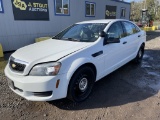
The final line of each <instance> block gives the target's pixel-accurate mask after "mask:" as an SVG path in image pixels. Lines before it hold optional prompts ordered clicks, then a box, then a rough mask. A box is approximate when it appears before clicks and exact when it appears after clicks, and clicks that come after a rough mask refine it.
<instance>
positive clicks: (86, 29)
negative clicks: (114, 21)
mask: <svg viewBox="0 0 160 120" xmlns="http://www.w3.org/2000/svg"><path fill="white" fill-rule="evenodd" d="M106 26H107V24H105V23H85V24H74V25H72V26H70V27H68V28H67V29H65V30H64V31H62V32H60V33H59V34H58V35H56V36H55V37H53V39H60V40H69V41H78V42H94V41H96V40H97V39H98V37H99V33H100V32H102V31H103V30H104V28H105V27H106Z"/></svg>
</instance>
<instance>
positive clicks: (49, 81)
mask: <svg viewBox="0 0 160 120" xmlns="http://www.w3.org/2000/svg"><path fill="white" fill-rule="evenodd" d="M5 75H6V76H7V79H8V81H9V86H10V88H11V89H12V90H13V91H14V92H15V93H17V94H18V95H20V96H22V97H24V98H25V99H27V100H31V101H51V100H56V99H61V98H65V97H66V95H67V86H68V84H67V82H66V81H67V80H65V79H66V74H62V75H57V76H20V75H17V74H14V73H13V72H12V71H11V70H10V68H9V66H8V65H7V66H6V68H5ZM58 80H59V85H58V87H57V81H58ZM40 94H41V95H40ZM43 94H44V95H43Z"/></svg>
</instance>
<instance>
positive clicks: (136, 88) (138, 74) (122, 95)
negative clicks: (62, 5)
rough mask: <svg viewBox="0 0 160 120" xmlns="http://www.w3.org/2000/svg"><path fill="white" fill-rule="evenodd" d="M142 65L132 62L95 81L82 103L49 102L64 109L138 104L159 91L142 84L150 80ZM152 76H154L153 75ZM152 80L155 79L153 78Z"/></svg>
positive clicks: (145, 59) (63, 100) (62, 100)
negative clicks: (89, 93)
mask: <svg viewBox="0 0 160 120" xmlns="http://www.w3.org/2000/svg"><path fill="white" fill-rule="evenodd" d="M147 60H148V58H144V61H147ZM142 66H143V62H142V63H141V64H139V65H135V64H134V63H133V62H130V63H128V64H126V65H124V66H123V67H121V68H119V69H118V70H116V71H115V72H113V73H111V74H110V75H108V76H106V77H104V78H103V79H101V80H100V81H98V82H96V83H95V85H94V88H93V91H92V93H91V95H90V97H89V98H88V99H86V100H85V101H83V102H81V103H75V102H72V101H70V100H68V99H61V100H55V101H50V102H48V103H49V104H51V105H54V106H56V107H58V108H60V109H63V110H84V109H95V108H107V107H113V106H121V105H124V104H129V103H132V102H137V104H138V101H142V100H145V99H147V98H149V97H151V96H153V95H155V94H157V92H158V91H156V90H154V89H151V88H150V87H148V86H147V85H145V84H142V83H143V82H142V81H145V80H146V79H148V80H150V78H148V77H149V76H147V74H148V73H147V71H146V69H145V68H144V67H142ZM150 77H151V78H152V76H150ZM141 82H142V83H141ZM151 82H153V81H152V80H151ZM159 89H160V88H159Z"/></svg>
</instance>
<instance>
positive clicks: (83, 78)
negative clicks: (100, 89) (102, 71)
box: [67, 66, 95, 102]
mask: <svg viewBox="0 0 160 120" xmlns="http://www.w3.org/2000/svg"><path fill="white" fill-rule="evenodd" d="M94 82H95V73H94V71H93V70H92V68H90V67H88V66H84V67H81V68H79V69H78V70H77V71H76V72H75V73H74V75H73V76H72V78H71V81H70V84H69V87H68V95H67V98H68V99H70V100H72V101H73V102H81V101H84V100H85V99H86V98H88V96H89V95H90V93H91V91H92V88H93V85H94Z"/></svg>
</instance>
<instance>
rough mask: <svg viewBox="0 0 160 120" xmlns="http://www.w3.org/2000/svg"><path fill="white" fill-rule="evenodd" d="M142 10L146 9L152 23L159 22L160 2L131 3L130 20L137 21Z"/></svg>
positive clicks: (151, 0) (156, 0) (150, 0)
mask: <svg viewBox="0 0 160 120" xmlns="http://www.w3.org/2000/svg"><path fill="white" fill-rule="evenodd" d="M142 9H147V10H148V13H149V14H150V16H151V19H152V20H153V21H155V20H156V21H157V20H160V2H159V1H158V0H143V1H141V2H134V1H133V2H131V14H130V19H131V20H132V21H139V20H140V19H141V14H142V13H141V11H142Z"/></svg>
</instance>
